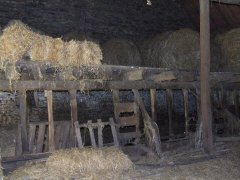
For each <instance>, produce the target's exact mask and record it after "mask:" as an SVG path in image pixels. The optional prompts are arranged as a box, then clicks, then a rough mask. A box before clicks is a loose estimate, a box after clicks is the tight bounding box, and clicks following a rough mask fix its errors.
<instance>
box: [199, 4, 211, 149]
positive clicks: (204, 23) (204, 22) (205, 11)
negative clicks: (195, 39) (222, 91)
mask: <svg viewBox="0 0 240 180" xmlns="http://www.w3.org/2000/svg"><path fill="white" fill-rule="evenodd" d="M199 4H200V54H201V74H200V85H201V90H200V94H201V115H202V116H201V117H202V124H203V146H204V150H205V152H207V153H212V151H213V135H212V113H211V103H210V85H209V82H210V78H209V74H210V12H209V11H210V10H209V1H208V0H199Z"/></svg>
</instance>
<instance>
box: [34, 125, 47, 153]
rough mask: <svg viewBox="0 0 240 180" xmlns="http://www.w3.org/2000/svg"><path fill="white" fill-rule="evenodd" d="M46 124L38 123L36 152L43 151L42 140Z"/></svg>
mask: <svg viewBox="0 0 240 180" xmlns="http://www.w3.org/2000/svg"><path fill="white" fill-rule="evenodd" d="M45 130H46V125H44V124H40V125H39V129H38V136H37V150H36V151H37V153H42V152H43V142H44V135H45Z"/></svg>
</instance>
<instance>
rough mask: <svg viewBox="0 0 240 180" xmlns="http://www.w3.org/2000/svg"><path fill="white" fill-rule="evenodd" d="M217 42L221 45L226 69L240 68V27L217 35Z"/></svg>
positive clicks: (235, 69)
mask: <svg viewBox="0 0 240 180" xmlns="http://www.w3.org/2000/svg"><path fill="white" fill-rule="evenodd" d="M215 43H216V44H217V45H218V46H219V47H220V50H221V56H222V59H223V70H224V71H236V72H239V69H240V28H238V29H233V30H230V31H228V32H226V33H224V34H220V35H217V36H216V38H215Z"/></svg>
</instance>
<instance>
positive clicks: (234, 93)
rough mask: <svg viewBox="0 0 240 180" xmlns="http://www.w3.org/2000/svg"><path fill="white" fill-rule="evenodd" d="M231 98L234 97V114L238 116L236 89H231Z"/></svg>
mask: <svg viewBox="0 0 240 180" xmlns="http://www.w3.org/2000/svg"><path fill="white" fill-rule="evenodd" d="M233 98H234V107H235V114H236V116H237V117H238V118H239V109H238V99H239V96H238V91H237V90H234V91H233Z"/></svg>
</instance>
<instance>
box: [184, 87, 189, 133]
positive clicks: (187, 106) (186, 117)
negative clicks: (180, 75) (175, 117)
mask: <svg viewBox="0 0 240 180" xmlns="http://www.w3.org/2000/svg"><path fill="white" fill-rule="evenodd" d="M183 102H184V116H185V134H186V136H187V135H188V108H189V103H188V90H187V89H183Z"/></svg>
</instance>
